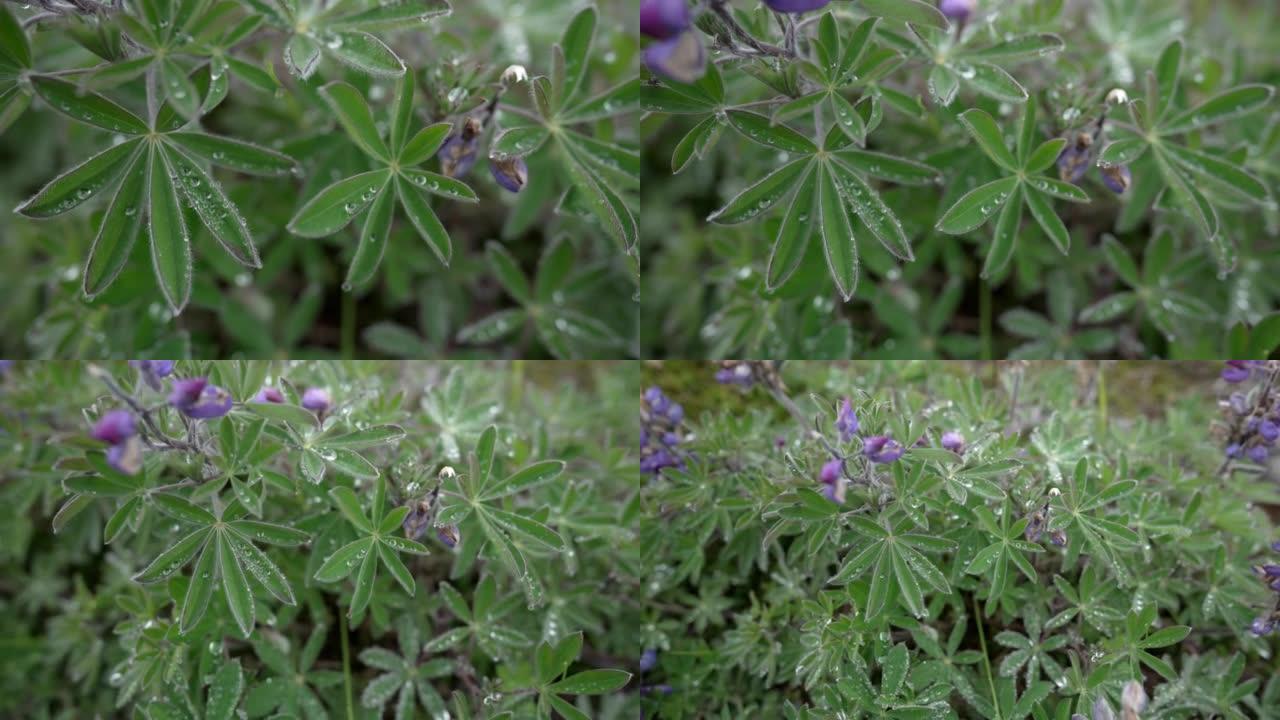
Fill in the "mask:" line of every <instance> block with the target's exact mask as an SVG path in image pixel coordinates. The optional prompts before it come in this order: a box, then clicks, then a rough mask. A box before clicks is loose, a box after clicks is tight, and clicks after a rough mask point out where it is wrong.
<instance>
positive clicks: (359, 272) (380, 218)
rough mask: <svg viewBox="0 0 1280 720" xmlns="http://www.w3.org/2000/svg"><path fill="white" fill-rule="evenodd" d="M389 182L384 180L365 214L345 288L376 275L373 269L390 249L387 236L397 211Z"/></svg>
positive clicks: (375, 268) (354, 286) (357, 285)
mask: <svg viewBox="0 0 1280 720" xmlns="http://www.w3.org/2000/svg"><path fill="white" fill-rule="evenodd" d="M388 184H389V183H388V182H386V181H384V183H383V184H382V186H381V187H380V188H379V189H378V193H377V195H376V196H375V198H374V200H373V205H372V206H370V208H369V212H368V214H366V215H365V217H364V227H362V228H361V229H360V244H359V245H357V246H356V254H355V257H353V258H351V265H350V267H348V268H347V278H346V280H344V281H343V283H342V288H343V289H344V290H350V289H352V288H356V287H360V286H362V285H364V284H365V283H367V282H369V280H370V279H372V278H373V274H374V272H375V271H376V270H377V269H378V265H379V264H380V263H381V262H382V255H383V253H385V252H386V250H387V237H388V235H389V234H390V233H391V216H392V214H393V213H394V212H395V209H396V203H395V193H393V192H391V191H389V190H387V185H388Z"/></svg>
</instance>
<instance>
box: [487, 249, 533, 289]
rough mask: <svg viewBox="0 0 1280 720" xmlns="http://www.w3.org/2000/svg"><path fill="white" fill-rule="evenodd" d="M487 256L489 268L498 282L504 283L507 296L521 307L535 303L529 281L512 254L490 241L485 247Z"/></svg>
mask: <svg viewBox="0 0 1280 720" xmlns="http://www.w3.org/2000/svg"><path fill="white" fill-rule="evenodd" d="M485 256H486V257H487V258H488V260H489V267H490V268H491V269H492V270H493V274H494V275H495V276H497V278H498V282H500V283H502V287H503V288H505V289H506V291H507V294H509V295H510V296H511V297H512V298H514V299H515V300H517V301H518V302H519V303H520V304H521V305H528V304H530V303H532V302H533V296H532V294H531V293H530V290H529V279H528V278H527V277H526V276H525V274H524V271H523V270H521V269H520V264H519V263H518V262H516V259H515V258H513V257H511V253H509V252H507V250H506V248H504V247H503V246H502V245H501V244H499V243H496V242H492V241H490V242H489V243H488V244H486V245H485Z"/></svg>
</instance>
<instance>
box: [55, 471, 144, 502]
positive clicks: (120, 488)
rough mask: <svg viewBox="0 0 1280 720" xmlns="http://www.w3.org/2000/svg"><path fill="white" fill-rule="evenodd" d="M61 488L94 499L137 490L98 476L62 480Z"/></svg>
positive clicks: (109, 478)
mask: <svg viewBox="0 0 1280 720" xmlns="http://www.w3.org/2000/svg"><path fill="white" fill-rule="evenodd" d="M62 486H63V488H65V489H66V490H67V491H68V492H74V493H82V494H84V495H92V496H94V497H115V496H120V495H130V494H132V493H134V492H136V491H137V490H138V488H137V487H135V486H133V485H130V484H128V483H126V482H123V481H121V480H119V479H116V478H111V477H103V476H100V475H75V476H72V477H69V478H67V479H65V480H63V481H62Z"/></svg>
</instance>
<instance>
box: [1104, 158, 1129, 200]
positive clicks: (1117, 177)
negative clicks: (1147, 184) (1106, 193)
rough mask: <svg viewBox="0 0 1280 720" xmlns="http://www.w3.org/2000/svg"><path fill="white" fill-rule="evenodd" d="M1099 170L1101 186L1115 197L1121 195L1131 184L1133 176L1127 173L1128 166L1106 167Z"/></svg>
mask: <svg viewBox="0 0 1280 720" xmlns="http://www.w3.org/2000/svg"><path fill="white" fill-rule="evenodd" d="M1099 170H1100V171H1101V172H1102V184H1103V185H1106V186H1107V189H1108V190H1110V191H1111V192H1113V193H1115V194H1117V195H1123V194H1124V191H1125V190H1128V189H1129V185H1130V184H1131V183H1132V182H1133V174H1132V173H1130V172H1129V166H1128V165H1107V166H1103V167H1100V168H1099Z"/></svg>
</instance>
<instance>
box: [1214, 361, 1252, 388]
mask: <svg viewBox="0 0 1280 720" xmlns="http://www.w3.org/2000/svg"><path fill="white" fill-rule="evenodd" d="M1252 369H1253V368H1252V364H1251V363H1250V362H1249V361H1248V360H1228V361H1227V366H1226V367H1224V368H1222V379H1223V380H1225V381H1227V382H1229V383H1232V384H1235V383H1242V382H1244V381H1245V380H1248V379H1249V373H1250V371H1251V370H1252Z"/></svg>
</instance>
